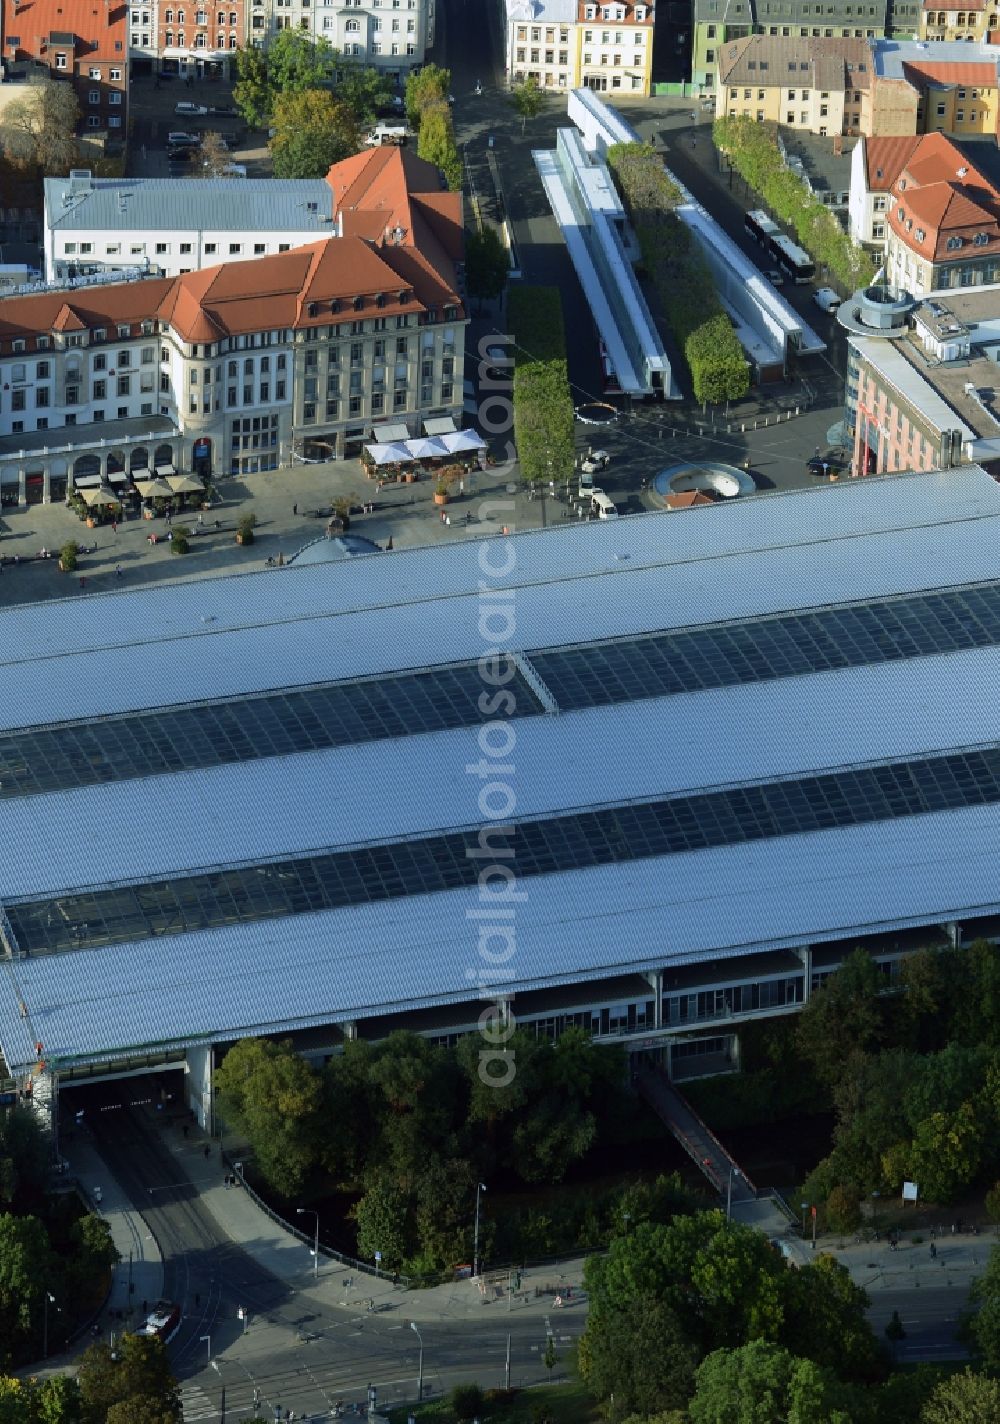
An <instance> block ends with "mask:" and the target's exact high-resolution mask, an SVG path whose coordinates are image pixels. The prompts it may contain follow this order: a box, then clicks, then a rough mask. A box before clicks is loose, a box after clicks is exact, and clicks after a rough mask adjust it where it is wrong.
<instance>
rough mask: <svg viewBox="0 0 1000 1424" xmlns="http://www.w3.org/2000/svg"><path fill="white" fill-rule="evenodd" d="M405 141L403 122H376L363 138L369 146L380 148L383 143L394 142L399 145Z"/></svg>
mask: <svg viewBox="0 0 1000 1424" xmlns="http://www.w3.org/2000/svg"><path fill="white" fill-rule="evenodd" d="M405 142H406V126H405V124H376V125H375V127H374V128H373V129H372V131H371V133H370V134H368V136H367V137H366V138H365V143H366V144H367V145H368V147H369V148H381V147H382V145H383V144H389V143H391V144H395V145H396V147H397V148H398V147H401V146H402V145H403V144H404V143H405Z"/></svg>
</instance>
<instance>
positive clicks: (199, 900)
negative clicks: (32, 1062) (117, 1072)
mask: <svg viewBox="0 0 1000 1424" xmlns="http://www.w3.org/2000/svg"><path fill="white" fill-rule="evenodd" d="M997 802H1000V746H990V747H987V748H984V749H977V750H967V751H962V752H957V753H954V754H952V755H948V756H939V757H929V758H923V759H920V760H909V761H899V762H890V763H884V764H879V765H874V766H868V767H859V768H855V769H852V770H846V771H838V772H831V773H829V774H825V775H820V776H809V777H803V778H800V779H797V780H788V781H775V782H768V783H764V784H760V785H752V786H742V787H734V788H730V789H726V790H720V791H710V792H703V793H699V794H698V795H694V796H690V795H688V796H675V797H671V798H668V799H663V800H658V801H650V802H637V803H631V804H627V805H621V806H613V807H602V808H597V809H593V810H588V811H578V812H575V813H574V814H571V815H567V816H557V817H549V818H545V819H540V820H537V821H526V822H521V823H519V824H517V825H515V826H514V827H513V828H512V831H511V833H510V839H509V845H510V848H511V850H512V852H513V855H512V859H511V861H510V864H511V866H512V868H513V869H514V870H515V872H516V874H517V875H518V877H521V878H523V877H528V876H537V875H549V874H554V873H557V872H565V871H569V870H578V869H582V868H585V867H590V866H598V865H609V864H614V863H616V862H629V861H636V860H641V859H644V858H647V857H660V856H664V855H670V854H675V853H680V852H684V851H692V850H702V849H708V848H710V847H716V846H725V845H736V844H740V843H743V842H748V841H759V840H765V839H772V838H776V837H780V836H793V835H801V834H803V833H807V832H811V831H819V830H825V829H829V828H832V827H839V826H853V825H861V824H864V823H871V822H876V821H884V820H893V819H898V818H901V817H906V816H917V815H922V814H928V813H933V812H937V811H943V810H950V809H958V808H961V807H968V806H978V805H984V804H987V803H997ZM495 830H497V831H499V830H500V828H499V827H497V828H495ZM478 835H479V833H478V829H477V830H467V831H465V830H463V831H448V832H444V833H442V834H438V835H434V836H427V837H424V838H422V839H415V840H410V841H405V842H393V843H390V844H384V845H377V846H369V847H362V848H359V849H354V850H338V851H335V852H333V851H331V852H328V853H322V852H320V853H314V854H310V855H307V856H300V857H296V858H294V859H288V860H282V861H271V862H268V863H264V864H260V865H253V866H231V867H226V868H222V869H219V870H213V871H210V872H203V873H200V874H195V875H191V876H186V877H174V878H171V879H169V880H162V881H158V882H155V883H149V884H143V885H117V886H108V887H101V888H99V889H94V890H91V891H86V892H81V893H77V894H73V895H64V896H60V897H58V898H54V899H46V900H39V901H31V902H27V901H25V902H12V903H9V904H8V905H7V907H6V908H7V914H8V917H9V920H10V924H11V928H12V930H13V933H14V935H15V938H16V940H17V943H18V945H19V947H20V949H21V951H22V952H24V953H29V954H30V953H39V952H40V953H47V952H48V953H51V952H58V951H61V950H72V949H76V948H85V947H94V946H98V945H104V944H114V943H122V942H125V941H130V940H143V939H152V938H155V937H156V936H158V935H164V934H177V933H180V932H184V931H193V930H201V929H207V928H210V927H212V926H219V925H226V924H232V923H242V922H246V921H255V920H263V919H268V918H275V917H280V916H288V915H295V914H306V913H309V912H313V911H318V910H329V909H336V908H340V907H343V906H347V905H359V904H365V903H368V902H372V901H385V900H394V899H400V898H404V897H407V896H417V895H425V894H428V893H433V892H435V891H442V890H449V889H455V888H459V887H463V886H471V885H474V884H475V883H476V880H477V877H478V874H479V869H480V858H479V857H478V856H476V855H475V854H470V852H475V850H476V849H477V848H478V843H479V841H478ZM497 840H498V838H495V837H491V849H492V850H493V852H494V854H495V853H496V844H497Z"/></svg>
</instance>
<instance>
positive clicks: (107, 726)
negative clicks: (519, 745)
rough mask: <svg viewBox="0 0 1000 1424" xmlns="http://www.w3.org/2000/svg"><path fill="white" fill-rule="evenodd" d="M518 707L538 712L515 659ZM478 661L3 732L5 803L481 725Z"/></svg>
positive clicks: (510, 672) (0, 764) (506, 672)
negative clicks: (110, 783) (134, 780)
mask: <svg viewBox="0 0 1000 1424" xmlns="http://www.w3.org/2000/svg"><path fill="white" fill-rule="evenodd" d="M497 675H498V676H499V677H502V676H509V677H510V681H509V683H508V684H507V685H508V686H509V688H510V689H511V691H512V692H513V694H514V696H515V697H516V699H517V707H518V710H519V711H520V712H521V713H522V714H524V713H525V712H531V713H535V712H540V711H541V710H542V707H541V704H540V702H539V701H538V698H537V697H536V696H535V694H534V692H533V691H532V690H531V688H530V687H529V685H528V683H527V682H525V680H524V678H523V677H522V676H521V674H520V672H518V671H517V670H516V669H515V668H514V667H511V666H510V665H509V660H508V659H504V660H503V667H502V668H501V669H499V670H498V673H497ZM482 691H483V679H482V674H481V672H480V671H479V669H478V667H477V665H476V664H475V663H469V664H462V665H457V666H452V667H438V668H432V669H430V670H428V671H421V672H412V673H402V674H399V675H398V676H394V677H381V678H372V679H369V680H365V681H357V682H338V683H329V684H326V685H324V686H321V687H311V688H304V689H299V688H290V689H288V690H286V691H283V692H276V693H266V694H264V695H262V696H257V697H247V698H240V699H236V700H233V699H230V700H228V701H225V702H210V703H202V704H198V705H191V706H185V707H167V708H161V709H160V710H158V711H152V712H143V713H137V714H131V715H127V716H123V717H112V718H107V719H104V720H100V721H96V722H73V723H68V724H66V723H64V724H62V725H58V726H52V727H39V728H31V729H29V730H26V731H17V732H11V733H8V734H6V735H2V736H0V799H2V798H4V797H14V796H29V795H35V794H37V793H39V792H44V791H56V790H69V789H72V788H74V787H79V786H91V785H94V784H97V783H101V782H112V781H129V780H132V779H134V778H136V777H144V776H155V775H158V774H161V773H165V772H173V771H188V770H193V769H198V768H203V767H210V766H223V765H226V764H227V763H232V762H241V761H250V760H255V759H257V758H260V757H269V756H284V755H288V754H290V753H293V752H307V751H317V750H323V749H326V748H329V747H336V746H344V745H347V744H349V743H357V742H370V741H378V740H383V739H386V738H390V737H405V736H412V735H413V734H415V733H417V732H437V731H445V730H447V729H448V728H452V727H468V726H475V725H476V724H477V723H479V722H481V721H483V720H484V718H483V714H482V712H481V711H480V710H479V697H480V694H481V693H482Z"/></svg>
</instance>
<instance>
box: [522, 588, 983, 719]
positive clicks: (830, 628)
mask: <svg viewBox="0 0 1000 1424" xmlns="http://www.w3.org/2000/svg"><path fill="white" fill-rule="evenodd" d="M997 643H1000V584H984V585H982V586H976V587H970V588H961V589H943V590H941V591H938V592H934V593H920V594H915V595H913V596H910V597H904V598H893V599H884V600H882V601H881V602H876V603H868V604H864V603H858V604H846V605H841V606H838V607H836V608H819V609H813V610H809V611H807V612H802V613H793V614H784V615H781V616H779V617H776V618H756V619H748V620H747V621H746V622H742V623H725V624H714V625H712V626H710V627H706V628H691V629H676V630H672V631H670V632H668V633H653V634H650V635H648V636H645V637H640V638H622V639H618V640H616V641H614V642H608V643H600V644H594V645H591V646H590V647H576V648H565V649H563V648H549V649H542V650H539V651H535V652H531V653H529V655H528V656H529V659H530V661H531V664H532V666H533V667H534V668H535V670H536V671H537V673H538V675H539V677H540V678H541V679H542V681H543V682H544V683H545V685H546V687H547V688H548V689H549V691H550V692H551V693H552V695H553V697H554V698H555V700H556V702H557V703H558V705H559V707H560V708H561V709H562V710H563V711H566V712H568V711H571V710H572V709H574V708H581V707H599V706H606V705H609V704H611V703H615V702H632V701H635V700H637V699H639V698H643V697H665V696H672V695H675V694H676V693H679V692H697V691H699V690H701V689H704V688H710V687H730V686H734V685H736V684H739V683H744V682H766V681H769V680H771V679H774V678H780V677H794V676H797V675H803V674H806V673H814V672H826V671H828V670H829V669H831V668H843V667H862V666H865V665H867V664H874V663H883V662H897V661H900V660H902V659H906V658H915V657H925V656H929V655H932V654H935V653H951V652H957V651H958V650H960V649H962V648H974V647H987V646H990V645H995V644H997Z"/></svg>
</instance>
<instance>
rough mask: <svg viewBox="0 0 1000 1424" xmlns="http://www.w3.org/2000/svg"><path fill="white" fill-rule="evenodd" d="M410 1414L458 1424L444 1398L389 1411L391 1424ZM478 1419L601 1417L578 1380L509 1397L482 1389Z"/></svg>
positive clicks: (532, 1421) (534, 1421) (513, 1422)
mask: <svg viewBox="0 0 1000 1424" xmlns="http://www.w3.org/2000/svg"><path fill="white" fill-rule="evenodd" d="M411 1413H412V1414H414V1415H415V1416H416V1418H417V1420H418V1424H460V1421H459V1420H458V1418H457V1416H456V1414H455V1412H454V1410H453V1409H452V1407H451V1398H450V1396H447V1395H446V1396H445V1398H444V1399H435V1400H433V1401H431V1402H429V1403H427V1404H420V1405H414V1406H413V1407H412V1409H411V1408H402V1409H390V1411H389V1419H390V1421H391V1424H406V1421H407V1418H408V1416H409V1415H410V1414H411ZM478 1417H479V1418H480V1419H481V1420H483V1424H600V1421H601V1418H602V1416H601V1413H600V1410H599V1409H598V1407H597V1404H596V1402H595V1401H594V1399H592V1398H591V1396H590V1395H589V1394H588V1393H587V1390H586V1389H585V1388H584V1386H583V1385H582V1384H581V1383H580V1382H579V1381H578V1380H573V1381H571V1382H570V1383H568V1384H550V1385H544V1384H543V1385H539V1386H538V1387H537V1388H536V1389H516V1390H511V1391H510V1393H509V1394H505V1393H504V1392H503V1391H502V1390H486V1391H485V1393H484V1403H483V1409H482V1413H481V1414H480V1415H479V1416H478Z"/></svg>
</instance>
